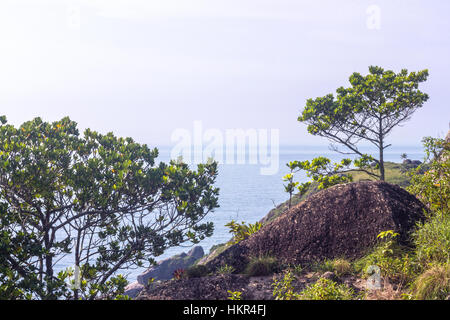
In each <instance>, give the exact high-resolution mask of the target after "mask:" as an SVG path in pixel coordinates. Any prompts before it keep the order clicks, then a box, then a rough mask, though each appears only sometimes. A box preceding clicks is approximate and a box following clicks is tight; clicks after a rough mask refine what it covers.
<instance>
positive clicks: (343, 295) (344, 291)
mask: <svg viewBox="0 0 450 320" xmlns="http://www.w3.org/2000/svg"><path fill="white" fill-rule="evenodd" d="M354 294H355V293H354V291H353V289H351V288H348V287H347V286H346V285H344V284H337V283H336V282H334V281H332V280H329V279H325V278H320V279H319V280H317V282H316V283H314V284H313V285H310V286H308V287H307V288H306V289H305V290H303V291H302V292H300V294H299V295H298V298H299V299H302V300H352V299H354V298H355V296H354Z"/></svg>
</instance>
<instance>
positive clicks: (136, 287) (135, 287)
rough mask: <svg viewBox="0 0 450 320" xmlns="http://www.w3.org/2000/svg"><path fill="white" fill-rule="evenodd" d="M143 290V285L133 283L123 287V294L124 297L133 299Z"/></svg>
mask: <svg viewBox="0 0 450 320" xmlns="http://www.w3.org/2000/svg"><path fill="white" fill-rule="evenodd" d="M143 289H144V285H142V284H140V283H139V282H137V281H135V282H132V283H130V284H129V285H127V286H126V287H125V292H124V293H123V294H124V295H125V296H129V297H130V298H135V297H137V296H138V294H139V293H140V292H141V291H142V290H143Z"/></svg>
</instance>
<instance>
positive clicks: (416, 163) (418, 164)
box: [411, 160, 422, 166]
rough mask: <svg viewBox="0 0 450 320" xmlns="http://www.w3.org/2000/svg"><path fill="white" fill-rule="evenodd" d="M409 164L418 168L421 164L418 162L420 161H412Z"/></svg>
mask: <svg viewBox="0 0 450 320" xmlns="http://www.w3.org/2000/svg"><path fill="white" fill-rule="evenodd" d="M411 164H413V165H415V166H420V165H421V164H422V161H420V160H412V161H411Z"/></svg>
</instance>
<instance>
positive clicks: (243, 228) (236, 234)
mask: <svg viewBox="0 0 450 320" xmlns="http://www.w3.org/2000/svg"><path fill="white" fill-rule="evenodd" d="M225 227H228V228H229V229H230V233H232V234H233V239H232V240H231V243H232V244H236V243H239V242H240V241H242V240H245V239H247V238H248V237H249V236H250V235H252V234H253V233H256V232H258V231H259V229H261V227H262V224H261V223H259V222H256V223H255V224H251V223H249V224H248V225H247V224H245V222H244V221H242V222H241V223H240V224H239V223H237V222H236V221H234V220H231V221H230V222H228V223H227V224H226V225H225Z"/></svg>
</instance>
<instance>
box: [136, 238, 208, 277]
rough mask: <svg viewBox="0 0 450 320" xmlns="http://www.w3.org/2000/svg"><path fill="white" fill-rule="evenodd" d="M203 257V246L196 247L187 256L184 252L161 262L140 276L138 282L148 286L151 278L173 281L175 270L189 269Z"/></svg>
mask: <svg viewBox="0 0 450 320" xmlns="http://www.w3.org/2000/svg"><path fill="white" fill-rule="evenodd" d="M203 255H204V251H203V248H202V247H201V246H195V247H193V248H192V249H191V250H190V251H189V252H188V253H187V254H186V253H184V252H183V253H181V254H177V255H175V256H172V257H170V258H168V259H165V260H161V261H159V262H158V263H157V265H155V266H153V267H151V268H149V269H148V270H147V271H145V272H144V273H142V274H140V275H139V276H138V277H137V282H138V283H140V284H142V285H144V286H146V285H147V284H148V281H149V280H150V279H151V278H154V279H155V280H169V279H172V278H173V272H174V271H175V270H177V269H187V268H188V267H190V266H191V265H193V264H194V262H195V261H197V260H198V259H200V258H201V257H203Z"/></svg>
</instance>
